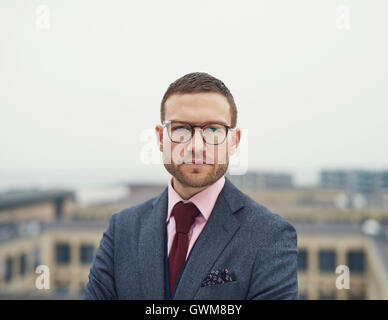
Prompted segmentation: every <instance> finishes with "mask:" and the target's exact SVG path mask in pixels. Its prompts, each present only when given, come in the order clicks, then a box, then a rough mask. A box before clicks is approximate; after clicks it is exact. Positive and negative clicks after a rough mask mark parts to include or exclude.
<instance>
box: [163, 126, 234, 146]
mask: <svg viewBox="0 0 388 320" xmlns="http://www.w3.org/2000/svg"><path fill="white" fill-rule="evenodd" d="M163 127H166V128H167V132H168V136H169V137H170V140H171V141H172V142H175V143H185V142H188V141H190V140H191V139H192V137H193V135H194V133H195V129H194V128H201V130H200V132H201V136H202V139H203V141H204V142H206V143H207V144H210V145H219V144H221V143H223V142H224V141H225V139H226V136H227V135H228V131H229V130H230V129H231V127H230V126H227V125H224V124H219V123H208V124H205V125H203V126H193V125H191V124H190V123H187V122H181V121H165V122H164V123H163Z"/></svg>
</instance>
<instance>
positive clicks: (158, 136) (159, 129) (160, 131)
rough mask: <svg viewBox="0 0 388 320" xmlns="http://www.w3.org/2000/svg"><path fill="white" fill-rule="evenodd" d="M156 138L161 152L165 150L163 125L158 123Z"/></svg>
mask: <svg viewBox="0 0 388 320" xmlns="http://www.w3.org/2000/svg"><path fill="white" fill-rule="evenodd" d="M155 133H156V140H157V143H158V145H159V150H160V152H163V127H162V126H161V125H159V124H158V125H156V127H155Z"/></svg>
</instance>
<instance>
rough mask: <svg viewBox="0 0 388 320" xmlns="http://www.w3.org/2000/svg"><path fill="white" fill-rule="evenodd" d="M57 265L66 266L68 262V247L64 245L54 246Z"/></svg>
mask: <svg viewBox="0 0 388 320" xmlns="http://www.w3.org/2000/svg"><path fill="white" fill-rule="evenodd" d="M56 253H57V263H59V264H66V263H69V262H70V246H69V245H68V244H66V243H58V244H57V246H56Z"/></svg>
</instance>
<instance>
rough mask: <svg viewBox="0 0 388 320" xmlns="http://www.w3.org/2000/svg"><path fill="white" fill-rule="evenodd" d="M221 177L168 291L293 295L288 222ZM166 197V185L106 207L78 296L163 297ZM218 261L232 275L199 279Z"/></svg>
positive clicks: (222, 296)
mask: <svg viewBox="0 0 388 320" xmlns="http://www.w3.org/2000/svg"><path fill="white" fill-rule="evenodd" d="M225 179H226V181H225V185H224V187H223V189H222V190H221V192H220V194H219V196H218V198H217V201H216V204H215V206H214V209H213V211H212V213H211V215H210V218H209V220H208V221H207V223H206V225H205V227H204V229H203V230H202V232H201V234H200V236H199V237H198V239H197V241H196V243H195V245H194V247H193V248H192V251H191V254H190V257H189V260H188V261H187V263H186V266H185V268H184V269H183V272H182V274H181V278H180V281H179V282H178V285H177V287H176V290H175V295H174V297H173V299H177V300H193V299H202V300H229V299H242V300H248V299H298V280H297V254H298V250H297V234H296V231H295V228H294V227H293V225H292V224H291V223H290V222H288V221H287V220H286V219H284V218H283V217H281V216H279V215H278V214H275V213H272V212H271V211H270V210H269V209H267V208H266V207H265V206H263V205H261V204H259V203H257V202H256V201H254V200H252V199H251V198H250V197H249V196H248V195H246V194H244V193H243V192H241V191H240V190H239V189H238V188H237V187H236V186H234V185H233V184H232V182H231V181H230V180H229V179H228V178H225ZM167 204H168V192H167V187H166V189H165V190H164V191H163V192H162V193H161V194H160V195H158V196H157V197H155V198H153V199H150V200H148V201H146V202H144V203H142V204H140V205H137V206H133V207H130V208H127V209H124V210H122V211H120V212H118V213H115V214H113V215H112V217H111V218H110V221H109V226H108V227H107V229H106V230H105V231H104V233H103V237H102V239H101V242H100V245H99V248H98V249H97V251H96V256H95V258H94V260H93V263H92V267H91V268H90V273H89V282H88V283H87V284H86V286H85V288H84V289H85V290H84V294H83V296H82V299H85V300H91V299H93V300H94V299H137V300H143V299H149V300H160V299H164V298H165V260H164V250H165V247H164V246H165V236H166V223H165V218H166V214H167ZM224 268H227V269H228V270H230V271H231V272H232V273H233V275H234V279H233V280H234V281H230V282H224V283H220V284H215V285H211V286H201V283H202V281H203V280H204V279H206V277H207V275H208V274H209V273H210V272H211V271H213V270H219V269H224Z"/></svg>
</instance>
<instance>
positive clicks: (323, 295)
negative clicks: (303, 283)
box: [319, 291, 336, 300]
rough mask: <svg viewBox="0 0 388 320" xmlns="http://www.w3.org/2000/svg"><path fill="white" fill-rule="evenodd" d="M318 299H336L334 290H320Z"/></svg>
mask: <svg viewBox="0 0 388 320" xmlns="http://www.w3.org/2000/svg"><path fill="white" fill-rule="evenodd" d="M319 300H336V296H335V292H332V291H331V292H320V293H319Z"/></svg>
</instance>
